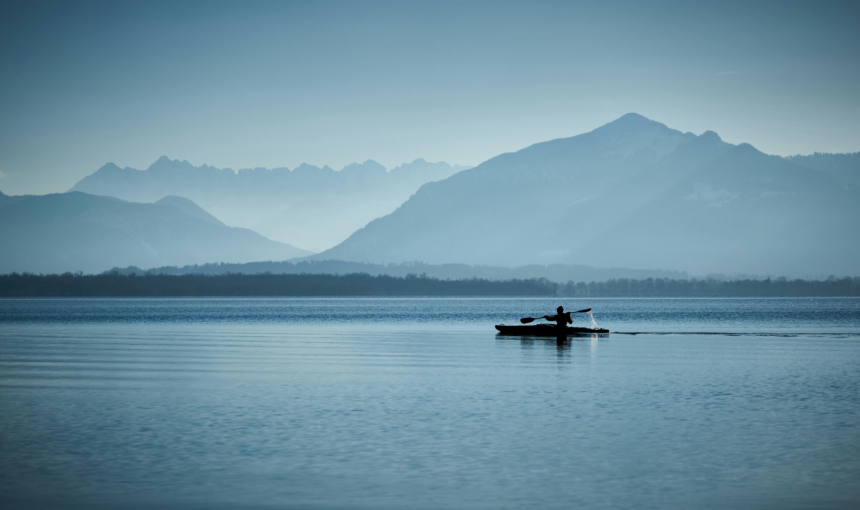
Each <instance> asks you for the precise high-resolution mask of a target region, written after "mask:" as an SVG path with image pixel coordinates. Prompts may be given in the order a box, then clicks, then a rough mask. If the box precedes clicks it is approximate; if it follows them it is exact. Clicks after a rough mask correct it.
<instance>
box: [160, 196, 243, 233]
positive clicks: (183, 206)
mask: <svg viewBox="0 0 860 510" xmlns="http://www.w3.org/2000/svg"><path fill="white" fill-rule="evenodd" d="M155 203H156V205H166V206H169V207H175V208H176V209H179V210H180V211H181V212H182V213H184V214H186V215H188V216H191V217H192V218H197V219H199V220H203V221H205V222H207V223H211V224H213V225H218V226H219V227H226V226H227V225H224V224H223V223H221V220H219V219H218V218H216V217H215V216H212V215H211V214H209V213H208V212H206V211H205V210H203V208H202V207H200V206H199V205H197V204H195V203H194V202H192V201H191V200H188V199H187V198H184V197H177V196H174V195H168V196H166V197H164V198H162V199H161V200H159V201H157V202H155Z"/></svg>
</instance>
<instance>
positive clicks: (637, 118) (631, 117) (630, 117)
mask: <svg viewBox="0 0 860 510" xmlns="http://www.w3.org/2000/svg"><path fill="white" fill-rule="evenodd" d="M615 122H654V121H653V120H651V119H649V118H647V117H645V116H643V115H639V114H638V113H633V112H630V113H626V114H624V115H622V116H621V117H618V119H616V120H615Z"/></svg>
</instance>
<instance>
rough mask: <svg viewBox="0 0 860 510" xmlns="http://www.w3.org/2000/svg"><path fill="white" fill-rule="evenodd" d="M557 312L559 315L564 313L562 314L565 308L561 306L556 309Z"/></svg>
mask: <svg viewBox="0 0 860 510" xmlns="http://www.w3.org/2000/svg"><path fill="white" fill-rule="evenodd" d="M555 311H556V312H558V313H562V312H564V307H563V306H559V307H558V308H556V309H555Z"/></svg>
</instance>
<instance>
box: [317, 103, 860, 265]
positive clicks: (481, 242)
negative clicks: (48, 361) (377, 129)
mask: <svg viewBox="0 0 860 510" xmlns="http://www.w3.org/2000/svg"><path fill="white" fill-rule="evenodd" d="M857 204H860V191H858V187H857V186H854V185H852V184H851V183H849V182H846V181H844V180H840V179H837V178H835V177H833V176H832V175H828V174H826V173H823V172H820V171H817V170H814V169H812V168H808V167H804V166H800V165H796V164H794V163H792V162H791V161H790V160H785V159H783V158H779V157H775V156H767V155H764V154H762V153H761V152H759V151H757V150H755V149H754V148H753V147H751V146H749V145H747V144H742V145H740V146H734V145H731V144H728V143H725V142H723V141H722V140H721V139H720V137H719V136H718V135H717V134H716V133H713V132H706V133H704V134H702V135H700V136H696V135H693V134H692V133H681V132H679V131H676V130H673V129H670V128H668V127H666V126H665V125H663V124H660V123H658V122H654V121H651V120H649V119H646V118H645V117H642V116H640V115H637V114H628V115H625V116H623V117H621V118H620V119H618V120H616V121H614V122H611V123H609V124H607V125H605V126H602V127H600V128H598V129H596V130H594V131H592V132H589V133H585V134H582V135H579V136H575V137H572V138H565V139H560V140H553V141H550V142H545V143H539V144H536V145H533V146H531V147H527V148H525V149H523V150H521V151H518V152H516V153H512V154H503V155H501V156H497V157H495V158H493V159H490V160H488V161H486V162H484V163H482V164H481V165H478V166H477V167H475V168H473V169H470V170H466V171H463V172H460V173H458V174H456V175H454V176H452V177H450V178H448V179H445V180H443V181H440V182H435V183H430V184H426V185H424V186H422V187H421V188H420V189H419V190H418V192H417V193H416V194H415V195H414V196H412V197H411V198H410V199H409V200H408V201H407V202H406V203H404V204H403V205H402V206H401V207H400V208H398V209H397V210H396V211H395V212H394V213H392V214H390V215H388V216H385V217H383V218H379V219H377V220H375V221H373V222H371V223H369V224H368V225H367V226H366V227H364V228H362V229H360V230H358V231H357V232H355V233H354V234H353V235H352V236H350V237H349V238H348V239H347V240H346V241H344V242H343V243H341V244H339V245H338V246H336V247H334V248H332V249H330V250H327V251H325V252H323V253H320V254H317V255H314V256H312V257H310V259H312V260H324V259H339V260H349V261H357V262H389V263H390V262H405V261H412V260H421V261H423V262H426V263H430V264H444V263H452V262H459V263H466V264H487V265H499V266H519V265H527V264H547V263H563V264H587V265H594V266H599V267H607V266H616V267H628V268H632V269H644V268H661V269H673V270H684V271H689V272H691V273H693V274H707V273H712V272H719V273H738V272H741V273H758V274H786V275H797V276H806V275H809V274H821V273H825V274H827V273H835V274H858V273H860V241H858V240H857V237H858V236H856V232H860V209H858V205H857Z"/></svg>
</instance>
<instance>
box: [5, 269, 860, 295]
mask: <svg viewBox="0 0 860 510" xmlns="http://www.w3.org/2000/svg"><path fill="white" fill-rule="evenodd" d="M65 296H68V297H98V296H103V297H155V296H576V297H744V296H749V297H768V296H773V297H778V296H782V297H790V296H860V277H854V278H833V277H831V278H829V279H827V280H800V279H797V280H788V279H785V278H777V279H770V278H768V279H765V280H733V281H721V280H714V279H705V280H697V279H682V280H675V279H668V278H647V279H643V280H633V279H613V280H607V281H604V282H590V283H585V282H573V281H569V282H567V283H564V284H559V283H555V282H551V281H549V280H547V279H545V278H533V279H522V280H519V279H511V280H487V279H481V278H471V279H459V280H442V279H439V278H431V277H428V276H426V275H420V276H419V275H415V274H409V275H406V276H405V277H396V276H388V275H376V276H374V275H369V274H365V273H353V274H346V275H332V274H270V273H261V274H236V273H229V274H221V275H200V274H184V275H164V274H154V275H153V274H148V275H142V276H139V275H135V274H121V273H116V272H111V273H102V274H97V275H85V274H81V273H75V274H73V273H65V274H59V275H57V274H52V275H36V274H29V273H24V274H19V273H12V274H5V275H0V297H65Z"/></svg>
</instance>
